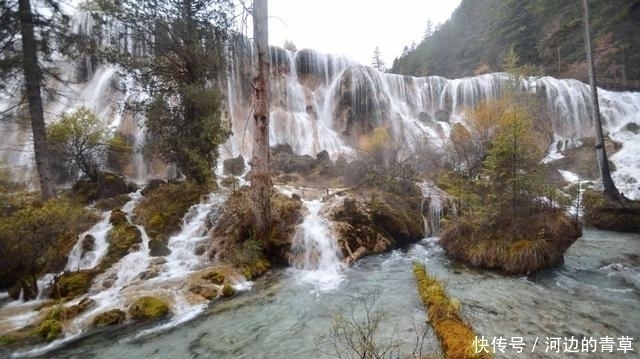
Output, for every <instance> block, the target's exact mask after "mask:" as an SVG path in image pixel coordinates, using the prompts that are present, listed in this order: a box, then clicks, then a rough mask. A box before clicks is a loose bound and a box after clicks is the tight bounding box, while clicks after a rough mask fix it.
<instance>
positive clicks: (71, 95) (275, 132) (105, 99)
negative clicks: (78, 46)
mask: <svg viewBox="0 0 640 359" xmlns="http://www.w3.org/2000/svg"><path fill="white" fill-rule="evenodd" d="M73 24H74V26H73V28H74V29H75V31H77V32H80V33H85V34H87V35H90V36H91V37H92V39H93V40H94V41H95V43H96V46H103V45H105V44H109V45H112V46H118V47H119V48H123V49H128V50H129V51H131V52H134V53H144V52H145V51H146V49H147V48H148V42H149V39H144V38H139V37H136V36H134V34H131V31H130V29H127V28H125V27H124V26H122V24H118V23H117V21H114V20H112V19H106V18H104V19H102V21H96V19H94V18H93V17H92V16H90V15H87V14H82V13H80V12H78V13H76V14H75V15H74V16H73ZM252 51H253V48H252V46H251V43H250V41H249V40H247V39H246V38H243V37H241V36H237V37H236V38H234V39H233V41H232V44H231V51H230V57H229V60H230V66H229V69H230V71H229V76H228V77H227V78H228V81H227V109H228V111H226V112H225V113H226V114H227V115H228V120H229V121H230V125H231V130H232V133H233V136H232V137H231V138H229V139H228V140H227V142H226V143H225V144H223V145H222V146H221V147H220V155H221V158H229V157H236V156H238V155H243V156H244V157H245V158H248V157H250V151H251V147H252V142H253V138H252V133H253V128H252V126H253V123H252V121H248V119H249V118H250V112H251V96H252V89H251V81H252V77H253V74H252V65H251V61H250V60H251V58H252ZM82 61H84V63H85V64H86V66H85V65H83V66H85V67H87V81H86V82H82V83H77V84H70V85H69V86H68V87H65V88H61V89H59V90H60V91H61V92H63V93H64V94H65V97H64V98H62V99H61V100H60V101H58V102H56V101H52V102H48V103H46V109H45V110H46V111H45V112H46V113H47V114H48V115H47V121H49V122H50V121H52V120H54V119H55V116H57V115H59V114H60V113H62V112H64V111H69V110H72V109H74V108H77V107H79V106H83V105H84V106H88V107H90V108H92V109H93V110H94V111H96V113H97V114H98V115H99V117H100V118H101V119H103V121H104V124H103V125H104V127H105V128H120V129H121V130H123V128H128V130H125V133H127V134H131V135H132V138H133V139H134V141H136V145H139V144H140V142H141V141H142V139H143V138H144V133H143V132H142V131H141V130H140V128H136V129H134V128H133V127H132V125H131V124H130V123H131V122H134V121H132V118H133V115H132V114H131V113H127V111H124V112H123V109H125V108H126V106H125V104H126V103H127V102H130V101H132V100H135V99H136V98H137V99H140V98H141V97H137V96H139V95H140V93H142V95H141V96H144V93H143V91H140V89H139V88H138V87H137V85H135V84H134V83H133V82H132V81H131V79H127V78H121V77H120V76H119V74H118V72H119V71H118V68H117V67H116V66H113V65H109V64H104V63H100V62H99V61H95V59H90V61H88V60H87V59H83V60H82ZM87 61H88V62H87ZM62 63H63V62H62ZM73 64H75V63H73ZM73 64H72V65H70V66H71V68H70V70H69V71H73V69H74V68H75V67H74V66H75V65H73ZM61 66H62V68H61V71H62V72H65V71H64V68H65V67H64V66H65V65H61ZM512 87H513V79H512V78H510V76H508V75H507V74H505V73H493V74H484V75H480V76H475V77H467V78H462V79H446V78H443V77H438V76H429V77H411V76H401V75H394V74H387V73H382V72H379V71H377V70H375V69H373V68H371V67H366V66H363V65H361V64H358V63H356V62H354V61H352V60H350V59H349V58H348V57H346V56H341V55H332V54H322V53H318V52H316V51H314V50H310V49H302V50H298V51H295V52H292V51H289V50H285V49H282V48H278V47H272V48H271V71H270V91H271V114H270V115H271V116H270V120H271V126H270V132H269V139H270V142H271V144H272V145H278V144H288V145H290V146H291V148H292V149H293V151H294V153H296V154H298V155H311V156H315V155H316V154H317V153H318V152H320V151H322V150H326V151H328V152H329V154H330V156H331V158H332V159H337V158H338V157H339V156H344V157H345V158H347V159H351V158H353V157H354V156H355V153H356V152H355V150H357V148H358V146H359V144H360V141H361V137H362V136H363V135H365V134H368V133H369V132H370V131H371V130H372V129H373V128H375V127H377V126H383V127H385V128H386V129H387V130H388V133H389V134H390V135H391V137H392V138H393V140H394V143H396V144H397V145H398V146H401V147H402V148H403V149H406V150H407V151H409V152H411V151H420V150H422V149H423V148H425V146H428V147H427V148H433V149H435V150H442V149H444V148H445V147H444V146H445V145H446V144H447V141H448V138H449V133H450V131H451V126H452V124H453V123H456V122H461V123H465V122H466V114H467V112H468V111H469V110H471V109H473V108H474V107H476V106H477V105H478V104H479V103H481V102H482V101H486V100H492V99H497V98H500V97H501V96H502V95H503V94H504V92H505V90H506V89H508V88H512ZM517 87H519V88H521V89H522V90H523V91H529V92H530V93H532V94H534V95H535V96H536V97H537V98H539V99H540V101H541V103H542V104H543V105H544V106H545V107H546V111H545V113H544V114H543V115H544V116H546V117H548V120H549V121H550V127H551V129H552V130H553V139H552V143H549V156H548V157H547V160H549V161H552V160H554V159H558V158H560V157H561V156H562V155H561V153H560V152H561V151H564V150H565V149H568V148H572V147H577V146H580V145H581V144H582V143H583V142H584V141H582V140H581V139H584V138H586V137H591V136H592V135H593V124H592V121H591V118H590V116H589V111H590V110H589V108H590V107H589V105H588V104H589V98H590V93H589V87H588V85H586V84H584V83H582V82H580V81H577V80H571V79H563V80H561V79H555V78H552V77H548V76H545V77H539V78H528V79H521V80H520V83H519V84H517ZM135 94H138V95H135ZM599 94H600V96H599V99H600V109H601V111H602V115H603V124H604V130H605V133H606V134H608V136H609V137H610V138H611V139H612V140H614V141H616V142H618V143H620V144H621V145H622V146H621V149H620V150H619V151H618V152H617V153H616V154H614V155H612V156H610V159H611V161H612V162H613V164H614V165H615V171H614V173H613V174H612V176H613V179H614V181H615V183H616V185H617V186H619V187H621V188H624V190H623V192H624V193H625V195H627V196H628V197H631V198H640V188H638V187H639V186H638V183H640V166H639V165H638V161H637V156H635V154H636V153H638V150H640V145H638V143H640V131H638V127H637V126H638V125H640V93H639V92H612V91H605V90H600V92H599ZM134 96H135V97H134ZM12 103H13V102H12V99H11V98H9V97H7V96H4V97H0V111H1V110H4V109H6V108H8V107H10V106H11V105H12ZM14 115H17V112H14ZM14 117H15V118H17V116H14ZM135 122H140V121H135ZM0 126H2V128H0V130H2V131H3V133H2V137H3V143H4V144H3V146H2V147H1V148H0V168H6V169H10V179H11V180H15V181H19V182H23V183H25V182H27V183H34V182H35V181H33V180H32V179H33V177H34V176H33V171H34V165H33V155H32V150H31V142H30V141H31V140H30V133H29V129H28V126H22V127H20V126H14V125H4V124H0ZM5 141H6V142H5ZM131 167H133V168H132V169H131V170H129V171H128V172H127V175H129V176H130V177H135V178H136V180H138V181H143V180H144V179H145V178H146V177H147V176H148V171H147V169H146V168H147V167H148V166H147V165H146V163H145V162H144V160H143V158H142V157H141V156H139V155H138V156H137V157H136V158H135V160H134V161H133V163H132V166H131Z"/></svg>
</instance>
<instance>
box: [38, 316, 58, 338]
mask: <svg viewBox="0 0 640 359" xmlns="http://www.w3.org/2000/svg"><path fill="white" fill-rule="evenodd" d="M35 332H36V334H37V335H39V336H40V337H41V338H42V339H43V340H44V341H46V342H51V341H53V340H55V339H56V338H58V337H59V336H60V334H61V333H62V322H60V321H59V320H55V319H45V320H44V321H43V322H42V323H40V325H39V326H38V328H36V331H35Z"/></svg>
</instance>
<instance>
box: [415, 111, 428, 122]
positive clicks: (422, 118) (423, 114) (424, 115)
mask: <svg viewBox="0 0 640 359" xmlns="http://www.w3.org/2000/svg"><path fill="white" fill-rule="evenodd" d="M418 121H420V122H422V123H425V124H426V123H429V122H431V116H430V115H429V114H428V113H426V112H420V113H419V114H418Z"/></svg>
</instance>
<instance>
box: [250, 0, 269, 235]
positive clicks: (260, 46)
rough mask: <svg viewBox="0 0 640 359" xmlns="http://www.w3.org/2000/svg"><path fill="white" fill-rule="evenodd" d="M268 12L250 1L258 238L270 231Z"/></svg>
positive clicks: (260, 0) (262, 2) (259, 1)
mask: <svg viewBox="0 0 640 359" xmlns="http://www.w3.org/2000/svg"><path fill="white" fill-rule="evenodd" d="M268 20H269V14H268V9H267V0H254V2H253V41H254V49H255V51H254V53H255V58H254V63H255V64H256V70H257V71H256V77H255V78H254V80H253V89H254V96H253V149H252V154H251V155H252V158H251V161H250V165H251V190H252V197H253V198H252V199H253V208H254V213H255V215H256V229H257V232H258V233H257V235H258V236H259V238H264V237H265V236H266V235H267V234H268V232H269V224H270V222H271V195H272V193H273V188H272V187H273V185H272V182H271V171H270V163H269V162H270V154H269V61H270V55H269V26H268Z"/></svg>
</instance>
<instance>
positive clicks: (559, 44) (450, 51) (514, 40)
mask: <svg viewBox="0 0 640 359" xmlns="http://www.w3.org/2000/svg"><path fill="white" fill-rule="evenodd" d="M590 7H591V9H590V10H591V22H592V37H593V39H594V43H595V44H596V46H595V50H596V61H597V65H598V75H599V77H600V79H601V83H602V84H604V85H607V86H608V87H613V88H619V87H632V88H637V87H640V82H639V80H640V0H625V1H619V0H602V1H592V2H591V3H590ZM510 48H513V49H514V50H515V52H516V54H518V56H519V59H520V61H519V64H520V65H524V64H532V65H534V66H535V68H536V70H537V72H540V73H544V74H548V75H552V76H555V77H572V78H578V79H581V80H586V78H583V77H585V76H586V64H585V60H584V59H585V54H584V38H583V29H582V3H581V2H580V1H556V0H532V1H518V0H463V1H462V2H461V3H460V6H459V7H458V8H457V9H456V10H455V12H454V13H453V15H452V16H451V18H450V19H449V20H448V21H447V22H445V23H444V24H442V25H441V26H439V27H438V28H437V29H436V31H434V32H433V34H432V35H431V36H428V37H425V38H424V39H423V41H422V42H421V43H420V44H419V45H418V46H417V47H415V48H414V49H411V50H410V49H407V50H406V51H405V52H404V53H403V55H402V56H400V57H399V58H397V59H396V60H395V61H394V63H393V67H392V69H391V72H393V73H398V74H406V75H413V76H426V75H440V76H445V77H448V78H458V77H463V76H469V75H474V74H479V73H485V72H489V71H500V70H502V66H501V63H502V59H503V58H504V56H505V54H506V53H507V52H508V51H509V49H510ZM583 74H585V75H583Z"/></svg>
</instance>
